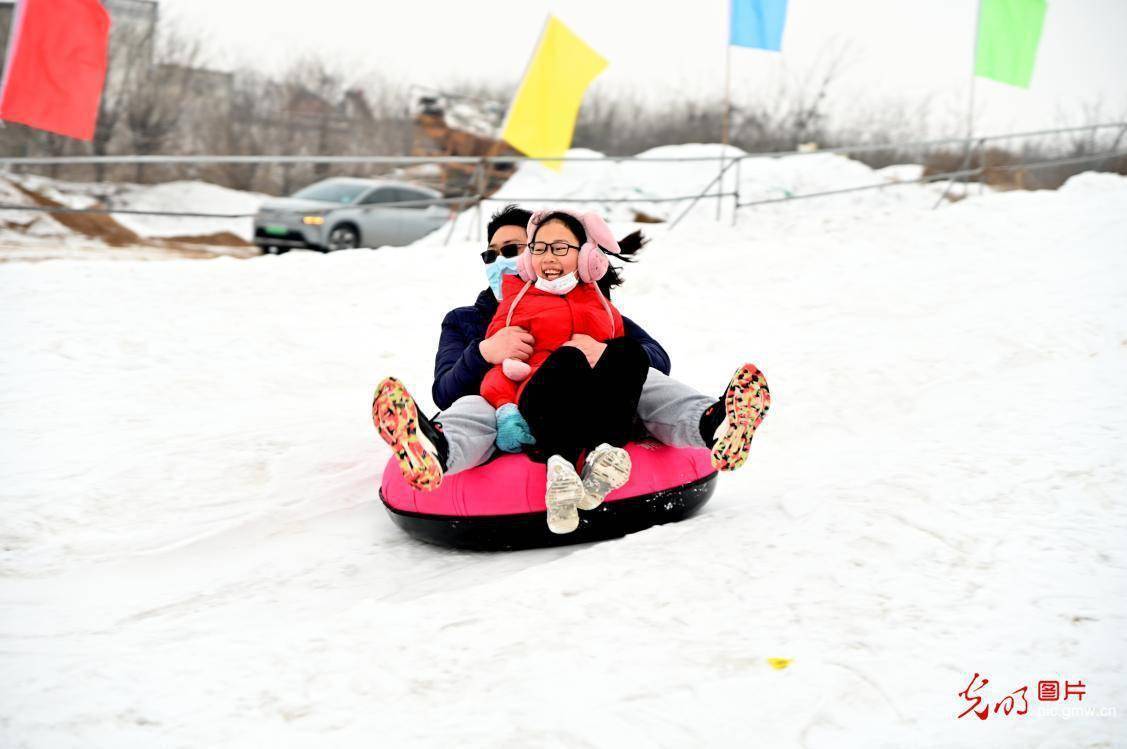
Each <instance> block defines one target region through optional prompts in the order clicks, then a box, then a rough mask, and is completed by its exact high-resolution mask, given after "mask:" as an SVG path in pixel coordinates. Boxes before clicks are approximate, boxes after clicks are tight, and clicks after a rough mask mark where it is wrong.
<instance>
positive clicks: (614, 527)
mask: <svg viewBox="0 0 1127 749" xmlns="http://www.w3.org/2000/svg"><path fill="white" fill-rule="evenodd" d="M714 491H716V474H715V473H711V474H709V475H707V476H704V477H703V478H700V479H697V480H696V481H693V482H692V483H689V484H684V485H683V486H677V487H673V488H671V489H663V490H662V491H659V492H654V493H653V494H646V495H643V496H640V497H630V498H629V499H619V500H615V501H613V502H604V503H603V504H602V505H600V506H599V507H597V508H596V509H594V510H590V511H582V510H581V511H580V512H579V527H578V528H576V529H575V531H574V532H572V533H564V534H556V533H552V532H551V531H550V530H548V525H547V522H546V520H545V517H544V513H542V512H529V513H523V514H520V515H492V516H483V517H455V516H450V515H427V514H424V513H418V512H407V511H405V510H396V509H394V508H392V507H390V506H389V505H388V504H387V501H386V500H384V497H383V491H381V492H380V499H381V500H383V502H384V507H385V508H386V509H387V512H388V514H389V515H391V519H392V520H393V521H394V522H395V524H396V525H398V526H399V527H400V528H402V529H403V530H404V531H406V532H407V534H408V535H410V536H413V537H414V538H417V539H419V540H420V541H425V542H427V543H431V544H437V545H439V546H452V547H454V548H456V549H471V550H475V551H515V550H518V549H535V548H541V547H546V546H566V545H568V544H581V543H587V542H590V541H603V540H606V539H608V538H621V537H622V536H625V535H627V534H628V533H636V532H637V531H641V530H645V529H646V528H651V527H653V526H655V525H660V524H662V523H674V522H676V521H678V520H684V519H685V518H687V517H689V516H690V515H693V514H694V513H696V512H697V511H698V510H699V509H700V508H701V507H703V506H704V504H705V502H707V501H708V500H709V499H710V498H711V497H712V493H713V492H714Z"/></svg>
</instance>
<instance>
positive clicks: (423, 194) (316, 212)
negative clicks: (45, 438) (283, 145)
mask: <svg viewBox="0 0 1127 749" xmlns="http://www.w3.org/2000/svg"><path fill="white" fill-rule="evenodd" d="M441 200H442V193H440V192H438V191H437V190H432V189H430V188H429V187H420V186H418V185H411V184H407V183H405V182H392V181H388V180H378V179H355V178H351V177H333V178H332V179H326V180H322V181H321V182H316V183H314V184H312V185H310V186H309V187H306V188H305V189H303V190H298V191H297V192H295V193H294V194H293V196H292V197H289V198H273V199H270V200H266V201H265V202H263V203H262V206H261V207H260V208H259V209H258V214H257V215H256V216H255V217H254V243H255V244H256V245H258V246H259V247H261V248H262V251H263V252H268V253H269V252H286V251H287V250H290V249H292V248H294V247H309V248H312V249H315V250H321V251H322V252H330V251H332V250H347V249H352V248H354V247H381V246H385V245H391V246H400V245H405V244H410V243H411V242H414V241H415V240H416V239H419V238H421V237H423V236H426V235H427V234H429V233H430V232H432V231H434V230H435V229H437V228H438V227H440V226H442V224H444V223H445V222H446V220H447V219H448V218H449V216H450V209H449V208H448V207H447V206H445V205H443V204H442V203H441V202H440V201H441Z"/></svg>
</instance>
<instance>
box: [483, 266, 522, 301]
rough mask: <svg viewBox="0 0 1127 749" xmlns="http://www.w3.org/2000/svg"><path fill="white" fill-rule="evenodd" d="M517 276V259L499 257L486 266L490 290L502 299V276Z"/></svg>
mask: <svg viewBox="0 0 1127 749" xmlns="http://www.w3.org/2000/svg"><path fill="white" fill-rule="evenodd" d="M516 274H517V259H516V258H515V257H499V258H497V259H496V260H494V261H493V262H492V263H489V264H488V265H486V266H485V277H486V278H487V279H489V288H491V289H493V296H495V297H497V298H498V299H500V298H501V276H505V275H509V276H515V275H516Z"/></svg>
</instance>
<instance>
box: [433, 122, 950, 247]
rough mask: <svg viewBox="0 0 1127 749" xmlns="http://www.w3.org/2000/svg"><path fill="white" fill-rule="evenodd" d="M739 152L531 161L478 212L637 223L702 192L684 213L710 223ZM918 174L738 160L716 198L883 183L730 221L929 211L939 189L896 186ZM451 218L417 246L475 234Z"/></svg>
mask: <svg viewBox="0 0 1127 749" xmlns="http://www.w3.org/2000/svg"><path fill="white" fill-rule="evenodd" d="M743 153H744V152H743V151H741V150H740V149H738V148H734V147H731V146H729V147H727V149H725V148H724V147H723V146H721V145H719V144H688V145H677V146H661V147H659V148H653V149H650V150H649V151H645V152H643V153H640V154H638V155H637V157H636V160H631V161H617V160H615V159H614V157H604V156H603V154H601V153H599V152H597V151H591V150H588V149H581V148H575V149H572V150H570V151H568V157H570V158H581V159H591V160H590V161H573V162H562V163H561V165H560V166H561V169H560V171H559V172H556V171H553V170H552V169H549V168H548V167H547V166H545V165H543V164H541V163H539V162H524V163H522V164H521V165H520V166H519V168H518V169H517V171H516V174H514V175H513V177H512V178H510V179H509V181H508V182H506V183H505V184H504V185H503V186H502V187H501V189H500V190H498V191H497V192H496V193H495V194H494V195H492V196H491V200H490V201H489V202H487V203H486V204H485V205H486V208H485V209H484V210H485V211H486V212H487V213H490V212H492V211H494V210H497V209H498V208H499V207H500V206H501V205H503V204H504V203H506V202H518V203H521V204H523V205H526V206H531V207H550V206H554V205H559V204H561V203H559V201H560V199H564V200H567V201H572V200H574V201H577V202H574V203H571V202H569V203H568V204H567V205H569V206H570V207H573V208H576V209H578V210H595V211H599V212H600V213H602V214H603V215H605V216H607V217H608V218H610V219H612V220H617V221H621V222H630V221H635V220H638V219H639V217H640V218H641V220H645V219H646V218H647V217H648V218H650V219H657V220H660V221H672V220H673V219H675V218H677V217H678V216H680V215H681V214H682V213H684V212H685V211H686V210H690V205H691V203H692V200H693V199H694V198H696V197H697V196H698V195H700V194H701V193H702V192H707V194H709V195H712V196H713V197H706V198H703V199H701V200H700V201H699V202H697V203H696V204H695V206H694V207H693V208H692V209H691V212H692V215H693V216H695V217H697V218H700V219H714V218H715V217H716V215H717V209H716V203H717V199H716V197H715V194H716V192H717V185H716V184H713V183H714V181H715V180H716V179H717V177H718V175H719V174H720V163H721V162H720V159H721V156H725V157H726V158H728V159H731V158H733V157H735V156H738V155H742V154H743ZM681 159H694V160H692V161H683V160H681ZM695 159H700V160H695ZM922 174H923V167H922V166H921V165H915V164H902V165H897V166H894V167H887V168H885V169H879V170H874V169H872V168H870V167H868V166H866V165H865V164H863V163H861V162H860V161H854V160H852V159H849V158H847V157H845V156H841V155H838V154H829V153H817V152H813V153H809V154H801V155H795V156H784V157H778V158H771V157H755V158H749V159H745V160H743V161H742V162H741V163H740V166H739V168H738V169H737V168H736V167H730V168H729V169H728V171H727V173H726V174H725V176H724V178H723V183H722V189H721V192H724V193H732V192H734V191H735V190H736V187H737V184H738V187H739V200H740V203H741V204H743V203H748V202H751V201H759V200H778V199H780V198H786V197H793V196H797V195H805V194H809V193H816V192H824V191H828V190H843V189H848V188H855V187H864V186H868V185H883V184H888V185H889V187H888V188H887V189H879V190H868V191H862V192H853V193H845V194H841V195H832V196H826V197H819V198H816V199H813V200H799V201H795V202H793V203H779V204H773V205H772V206H771V207H770V208H769V209H767V208H765V207H763V206H760V207H752V208H743V209H741V210H740V211H739V212H738V215H737V216H736V217H735V218H736V220H737V221H758V220H759V219H760V218H761V217H763V216H764V215H765V214H766V215H768V216H770V217H773V218H784V217H791V219H802V218H804V217H807V216H810V215H811V214H817V215H819V216H822V217H823V218H824V219H825V220H831V221H832V220H834V216H836V215H845V216H847V217H852V216H853V215H854V214H856V213H857V212H860V211H864V212H867V213H872V212H874V211H889V210H893V211H895V210H900V209H902V208H905V207H908V208H931V207H932V206H934V205H935V203H936V201H937V199H938V198H939V197H940V196H941V195H942V194H943V191H944V189H945V187H946V185H945V184H942V183H941V184H922V185H919V184H897V183H904V182H910V181H912V180H916V179H918V178H919V177H921V176H922ZM710 185H711V187H710ZM951 193H952V195H954V196H956V197H961V196H962V195H963V193H964V187H963V186H962V185H954V186H953V187H952V190H951ZM671 198H676V199H677V200H670V199H671ZM733 202H734V199H733V197H731V196H730V195H728V196H725V197H723V198H722V201H721V210H720V214H721V217H722V220H723V221H724V222H726V223H731V222H732V220H733V216H732V206H733ZM639 215H640V216H639ZM455 221H456V225H455V227H454V230H453V232H451V228H450V226H449V225H447V226H445V227H443V228H442V229H440V230H438V231H436V232H435V233H434V234H432V235H431V236H430V237H428V238H427V239H425V240H424V241H423V243H424V244H434V243H438V242H444V241H445V240H446V237H447V236H448V235H452V236H454V237H461V238H469V237H471V236H472V235H473V234H474V233H475V232H476V231H477V230H478V229H477V209H476V208H474V209H470V210H469V211H465V212H463V213H462V214H461V215H459V216H458V217H457V218H456V219H455Z"/></svg>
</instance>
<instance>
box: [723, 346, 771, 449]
mask: <svg viewBox="0 0 1127 749" xmlns="http://www.w3.org/2000/svg"><path fill="white" fill-rule="evenodd" d="M723 400H724V420H723V421H722V422H721V423H720V426H719V428H718V429H717V434H718V435H719V437H718V438H717V440H716V443H715V444H714V445H713V446H712V466H713V467H714V468H716V469H717V470H720V471H734V470H736V469H737V468H739V467H740V466H742V465H743V464H744V463H745V462H746V461H747V453H748V450H750V449H751V438H752V437H753V436H754V435H755V430H756V429H758V428H759V425H760V424H761V423H763V417H764V416H766V415H767V410H768V409H769V408H770V407H771V391H770V390H768V389H767V378H766V377H764V376H763V373H762V372H760V371H759V369H758V368H756V366H755V365H754V364H745V365H743V366H742V367H740V368H739V369H737V370H736V373H735V374H734V375H732V381H731V382H729V383H728V389H727V390H725V391H724V399H723Z"/></svg>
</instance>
